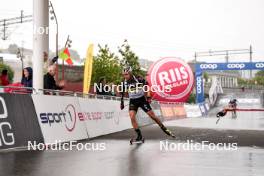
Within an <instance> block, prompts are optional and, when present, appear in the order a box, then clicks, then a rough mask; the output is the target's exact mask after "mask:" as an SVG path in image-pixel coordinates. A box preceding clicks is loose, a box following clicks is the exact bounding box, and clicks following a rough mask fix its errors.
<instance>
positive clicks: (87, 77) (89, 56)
mask: <svg viewBox="0 0 264 176" xmlns="http://www.w3.org/2000/svg"><path fill="white" fill-rule="evenodd" d="M92 70H93V44H90V45H89V47H88V49H87V52H86V60H85V65H84V76H83V78H84V79H83V93H89V89H90V84H91V79H92Z"/></svg>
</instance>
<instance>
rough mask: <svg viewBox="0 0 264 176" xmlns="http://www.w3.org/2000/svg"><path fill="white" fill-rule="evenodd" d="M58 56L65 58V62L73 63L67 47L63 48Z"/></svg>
mask: <svg viewBox="0 0 264 176" xmlns="http://www.w3.org/2000/svg"><path fill="white" fill-rule="evenodd" d="M59 58H61V59H63V60H65V61H66V62H67V64H69V65H73V62H72V59H71V54H70V51H69V49H68V48H65V49H64V50H63V51H61V52H60V54H59Z"/></svg>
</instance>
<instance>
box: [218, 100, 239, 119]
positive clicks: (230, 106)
mask: <svg viewBox="0 0 264 176" xmlns="http://www.w3.org/2000/svg"><path fill="white" fill-rule="evenodd" d="M236 109H237V99H231V100H230V101H229V102H228V106H227V107H225V108H224V109H223V110H222V111H220V112H218V113H217V114H216V117H218V120H217V121H216V123H218V122H219V120H220V118H221V117H224V116H225V115H226V114H227V112H228V111H232V118H236V117H237V114H236Z"/></svg>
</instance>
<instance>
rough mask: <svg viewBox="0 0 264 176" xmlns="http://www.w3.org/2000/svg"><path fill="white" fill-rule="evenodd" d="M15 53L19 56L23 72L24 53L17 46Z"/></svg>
mask: <svg viewBox="0 0 264 176" xmlns="http://www.w3.org/2000/svg"><path fill="white" fill-rule="evenodd" d="M16 54H17V58H20V60H21V67H22V73H23V69H24V54H23V50H21V49H20V48H18V49H17V53H16Z"/></svg>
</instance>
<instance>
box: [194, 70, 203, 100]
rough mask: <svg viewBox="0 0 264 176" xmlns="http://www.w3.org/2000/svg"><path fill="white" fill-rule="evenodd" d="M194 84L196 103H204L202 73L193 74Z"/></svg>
mask: <svg viewBox="0 0 264 176" xmlns="http://www.w3.org/2000/svg"><path fill="white" fill-rule="evenodd" d="M195 83H196V103H200V102H204V84H203V72H202V71H196V72H195Z"/></svg>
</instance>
